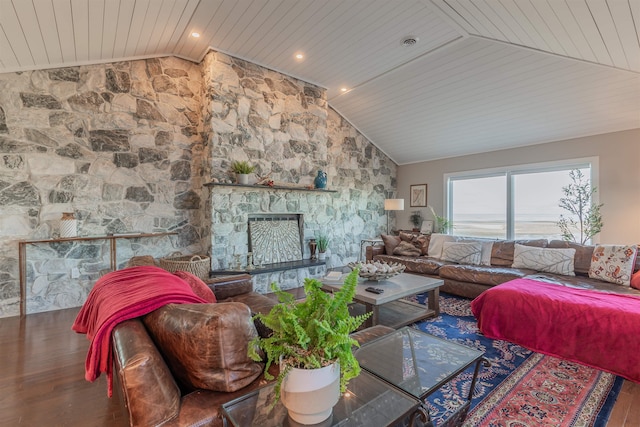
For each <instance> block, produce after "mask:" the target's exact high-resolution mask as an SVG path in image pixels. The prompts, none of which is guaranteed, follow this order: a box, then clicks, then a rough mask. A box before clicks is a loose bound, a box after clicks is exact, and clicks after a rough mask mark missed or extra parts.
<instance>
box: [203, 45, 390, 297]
mask: <svg viewBox="0 0 640 427" xmlns="http://www.w3.org/2000/svg"><path fill="white" fill-rule="evenodd" d="M203 73H204V81H205V87H206V90H205V95H204V111H203V117H204V120H203V122H204V132H205V135H206V137H205V144H206V146H207V151H208V152H209V155H210V161H209V165H210V166H211V169H210V170H209V176H210V177H211V180H212V181H213V182H234V179H235V178H234V177H233V176H232V175H231V174H230V173H229V165H230V163H231V162H232V161H234V160H248V161H249V162H251V163H252V164H254V165H256V167H257V170H256V175H258V176H266V175H269V177H270V179H272V180H273V181H274V182H275V184H280V185H292V186H296V185H297V186H307V185H311V184H313V180H314V178H315V176H316V174H317V171H318V170H320V169H322V170H324V171H326V172H327V174H328V189H331V190H336V191H337V192H336V193H317V192H304V191H296V190H273V189H268V190H267V189H260V190H257V189H256V190H254V189H251V188H238V187H220V186H216V187H212V190H211V192H212V197H211V199H210V203H209V206H210V213H209V214H208V215H211V223H212V232H211V247H212V263H213V268H214V269H217V268H221V267H228V266H229V265H230V264H231V263H232V262H233V259H234V256H235V255H236V254H240V255H242V257H245V256H246V254H247V252H248V232H247V227H248V215H249V214H251V213H301V214H303V215H304V241H305V245H304V248H305V254H304V257H305V258H308V257H309V255H310V254H309V248H308V245H307V242H308V240H309V239H310V238H313V237H317V236H318V235H319V234H325V235H327V236H328V237H329V238H330V245H329V249H330V257H329V261H328V264H329V265H331V266H339V265H345V264H347V263H348V262H350V261H355V260H357V258H358V256H359V251H360V241H361V239H363V238H371V237H375V236H377V235H379V234H380V232H381V231H383V230H384V229H385V228H386V217H385V212H384V210H383V201H384V199H385V198H386V197H385V194H386V193H385V192H386V191H389V190H395V177H396V165H395V164H394V163H393V162H392V161H391V160H390V159H389V158H388V157H387V156H386V155H384V154H383V153H382V152H380V151H379V150H378V149H377V148H376V147H375V146H374V145H372V144H371V143H370V142H369V141H368V140H367V139H366V138H364V137H363V136H362V135H361V134H360V133H358V132H357V131H356V130H355V129H354V128H353V127H352V126H351V125H350V124H349V123H348V122H346V121H345V120H343V119H342V118H341V117H340V115H339V114H337V113H336V112H335V111H334V110H332V109H330V108H329V107H328V106H327V100H326V92H325V90H324V89H322V88H319V87H317V86H313V85H311V84H309V83H306V82H303V81H300V80H297V79H294V78H292V77H289V76H286V75H283V74H281V73H277V72H275V71H272V70H269V69H266V68H263V67H260V66H257V65H255V64H252V63H248V62H246V61H242V60H240V59H236V58H233V57H230V56H227V55H225V54H222V53H217V52H210V53H209V54H208V55H207V56H206V57H205V59H204V61H203ZM256 179H257V178H256V177H254V182H255V180H256ZM323 273H324V269H323V268H311V269H300V270H292V271H287V272H280V273H273V274H260V275H256V276H255V279H254V287H255V289H256V291H258V292H265V291H267V290H268V285H269V283H271V282H272V281H275V282H277V283H279V284H280V285H281V286H282V287H283V288H285V289H286V288H292V287H297V286H300V285H301V284H302V279H303V278H304V277H313V276H318V275H321V274H323Z"/></svg>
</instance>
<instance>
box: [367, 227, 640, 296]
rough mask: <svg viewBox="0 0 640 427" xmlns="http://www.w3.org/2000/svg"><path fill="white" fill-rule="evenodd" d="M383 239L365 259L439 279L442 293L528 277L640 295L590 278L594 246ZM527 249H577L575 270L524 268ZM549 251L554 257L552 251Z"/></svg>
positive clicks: (474, 291)
mask: <svg viewBox="0 0 640 427" xmlns="http://www.w3.org/2000/svg"><path fill="white" fill-rule="evenodd" d="M382 240H383V242H384V245H379V246H369V247H367V248H366V259H367V260H372V259H375V260H380V261H387V262H397V263H401V264H403V265H405V266H406V270H405V272H407V273H413V274H422V275H425V276H429V277H439V278H441V279H443V280H444V285H443V286H442V287H441V288H440V290H441V291H442V292H447V293H450V294H454V295H459V296H463V297H467V298H475V297H477V296H478V295H480V294H481V293H482V292H484V291H486V290H487V289H490V288H492V287H494V286H496V285H499V284H501V283H505V282H508V281H510V280H514V279H519V278H525V277H528V278H536V279H537V280H543V281H550V282H556V283H561V284H564V285H568V286H572V287H578V288H583V289H596V290H600V291H605V292H613V293H621V294H632V295H639V296H640V290H638V289H634V288H632V287H630V286H622V285H619V284H614V283H610V282H607V281H604V280H600V279H596V278H591V277H589V268H590V266H591V260H592V256H593V252H594V249H595V246H590V245H580V244H576V243H571V242H565V241H562V240H551V241H548V240H546V239H537V240H481V239H473V238H468V237H458V236H449V235H442V234H432V235H419V234H416V233H406V232H400V234H399V235H398V236H390V235H383V236H382ZM474 244H475V245H474ZM456 246H458V248H456ZM472 246H473V247H472ZM479 246H480V247H481V249H480V252H481V253H480V258H479V260H477V261H478V262H477V263H476V262H473V261H474V260H473V259H471V257H470V256H469V255H468V252H469V251H472V250H473V249H474V248H475V249H477V248H478V247H479ZM523 246H524V247H530V248H540V249H543V248H548V249H573V250H574V251H575V252H574V255H573V259H572V261H573V262H572V263H570V264H571V265H567V266H565V267H566V269H565V270H566V271H561V270H558V269H557V268H556V269H554V268H546V267H547V266H545V265H543V266H542V267H539V268H540V269H536V268H526V267H521V265H534V264H531V263H526V262H525V263H516V264H514V255H515V254H516V249H519V253H520V254H522V247H523ZM459 247H462V248H466V249H468V250H467V251H466V252H467V253H465V252H464V251H463V253H460V251H458V253H455V250H449V251H448V253H449V255H450V256H446V255H447V253H445V256H443V252H445V250H448V249H459ZM547 252H551V253H553V251H547ZM569 253H571V251H569ZM475 255H477V254H475ZM476 258H477V256H476ZM453 260H456V261H457V262H456V261H453ZM549 262H550V263H552V264H553V263H554V262H555V261H554V260H553V259H552V260H550V261H549ZM545 270H547V271H545ZM638 270H640V257H636V260H635V265H634V267H633V273H637V272H638ZM550 271H560V272H562V273H565V272H570V273H571V274H558V273H554V272H550Z"/></svg>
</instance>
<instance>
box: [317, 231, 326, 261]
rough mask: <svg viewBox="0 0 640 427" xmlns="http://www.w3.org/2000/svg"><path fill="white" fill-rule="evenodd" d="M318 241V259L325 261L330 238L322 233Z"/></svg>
mask: <svg viewBox="0 0 640 427" xmlns="http://www.w3.org/2000/svg"><path fill="white" fill-rule="evenodd" d="M316 242H317V244H318V260H320V261H324V260H325V259H326V256H327V254H326V252H327V249H329V238H328V237H327V236H325V235H324V234H321V235H320V236H318V238H317V239H316Z"/></svg>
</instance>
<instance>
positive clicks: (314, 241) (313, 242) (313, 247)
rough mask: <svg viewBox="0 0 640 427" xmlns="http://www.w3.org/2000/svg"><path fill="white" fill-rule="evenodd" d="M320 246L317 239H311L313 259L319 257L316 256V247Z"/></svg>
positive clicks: (310, 248)
mask: <svg viewBox="0 0 640 427" xmlns="http://www.w3.org/2000/svg"><path fill="white" fill-rule="evenodd" d="M317 247H318V243H317V242H316V239H309V250H310V251H311V258H310V259H312V260H315V259H317V257H316V248H317Z"/></svg>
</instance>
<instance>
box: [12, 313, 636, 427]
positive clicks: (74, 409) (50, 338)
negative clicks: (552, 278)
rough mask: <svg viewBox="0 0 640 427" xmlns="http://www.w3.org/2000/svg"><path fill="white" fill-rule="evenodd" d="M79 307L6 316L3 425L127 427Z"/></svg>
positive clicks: (624, 425)
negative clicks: (87, 372) (94, 369)
mask: <svg viewBox="0 0 640 427" xmlns="http://www.w3.org/2000/svg"><path fill="white" fill-rule="evenodd" d="M77 312H78V309H67V310H59V311H52V312H47V313H39V314H30V315H28V316H25V317H22V318H21V317H10V318H5V319H0V348H1V350H0V426H20V425H22V426H29V427H31V426H82V427H87V426H96V427H98V426H110V427H111V426H113V427H120V426H127V425H128V423H129V419H128V415H127V412H126V410H125V408H124V404H123V403H122V400H121V398H120V395H119V394H118V391H117V388H116V390H114V395H113V397H112V398H111V399H109V398H108V397H107V384H106V380H105V377H104V375H103V376H101V377H100V378H99V379H98V380H97V381H96V382H95V383H90V382H88V381H86V380H85V379H84V361H85V358H86V354H87V349H88V347H89V341H88V340H87V339H86V336H85V335H80V334H76V333H75V332H73V331H72V330H71V325H72V324H73V321H74V319H75V317H76V314H77ZM638 400H640V384H635V383H632V382H629V381H625V382H624V385H623V387H622V391H621V393H620V395H619V397H618V401H617V402H616V404H615V406H614V409H613V412H612V414H611V417H610V419H609V423H608V424H607V426H608V427H637V426H640V405H638V403H637V402H638Z"/></svg>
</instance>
